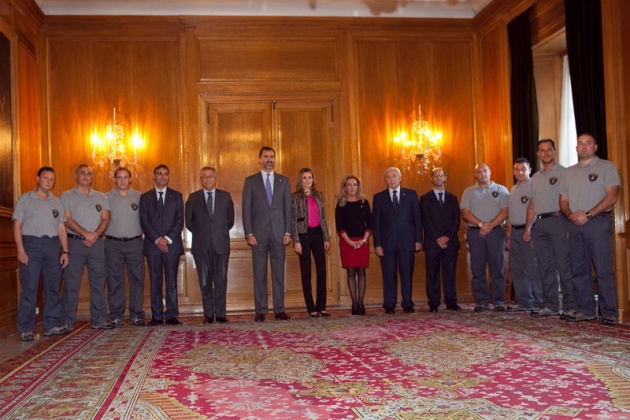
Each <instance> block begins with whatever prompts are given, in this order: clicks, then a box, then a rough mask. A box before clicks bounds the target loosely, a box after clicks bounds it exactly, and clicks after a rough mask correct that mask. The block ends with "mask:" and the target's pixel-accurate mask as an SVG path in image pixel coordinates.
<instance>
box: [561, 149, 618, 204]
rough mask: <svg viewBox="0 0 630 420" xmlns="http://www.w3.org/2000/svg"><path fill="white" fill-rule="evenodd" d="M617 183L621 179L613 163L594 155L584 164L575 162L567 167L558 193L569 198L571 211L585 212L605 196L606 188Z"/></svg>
mask: <svg viewBox="0 0 630 420" xmlns="http://www.w3.org/2000/svg"><path fill="white" fill-rule="evenodd" d="M618 185H621V180H620V179H619V173H618V172H617V168H616V167H615V165H614V164H613V163H612V162H611V161H609V160H606V159H600V158H598V157H597V156H595V157H594V158H593V160H591V162H590V163H589V164H588V165H586V166H580V165H579V164H575V165H573V166H571V167H569V168H568V169H567V172H566V176H565V177H564V179H563V181H562V183H561V184H560V194H562V195H565V196H567V197H568V198H569V207H570V208H571V211H584V212H587V211H589V210H591V209H592V208H593V207H595V206H596V205H597V204H598V203H599V202H600V201H602V199H603V198H604V197H606V188H609V187H614V186H618ZM606 211H610V209H606Z"/></svg>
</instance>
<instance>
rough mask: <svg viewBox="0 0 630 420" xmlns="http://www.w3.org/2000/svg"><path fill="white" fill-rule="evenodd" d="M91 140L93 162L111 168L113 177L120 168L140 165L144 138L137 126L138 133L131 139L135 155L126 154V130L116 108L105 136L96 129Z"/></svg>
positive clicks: (110, 171)
mask: <svg viewBox="0 0 630 420" xmlns="http://www.w3.org/2000/svg"><path fill="white" fill-rule="evenodd" d="M91 139H92V161H93V162H94V163H95V164H96V165H98V166H100V167H105V166H109V167H110V168H109V173H110V176H111V177H113V174H114V171H116V169H117V168H118V167H120V166H127V165H129V166H133V165H135V164H136V163H138V148H140V147H141V146H142V138H141V137H140V135H139V134H138V127H137V126H136V132H135V134H134V135H133V136H132V137H131V146H132V149H133V155H131V156H129V155H127V154H126V151H127V140H126V136H125V130H124V128H123V125H122V123H119V120H118V118H117V115H116V108H114V112H113V118H112V122H111V124H108V125H107V127H106V128H105V135H104V136H102V135H100V134H99V133H98V131H97V128H96V127H95V128H94V132H93V134H92V136H91Z"/></svg>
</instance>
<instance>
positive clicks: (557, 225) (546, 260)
mask: <svg viewBox="0 0 630 420" xmlns="http://www.w3.org/2000/svg"><path fill="white" fill-rule="evenodd" d="M567 223H569V222H568V221H567V220H566V219H565V218H564V217H562V216H557V217H547V218H544V219H537V220H536V224H534V226H533V227H532V232H531V238H532V242H533V243H534V251H535V252H536V258H538V270H539V271H540V277H541V279H542V287H543V294H544V296H545V302H544V306H545V307H546V308H548V309H551V310H552V311H554V312H555V311H558V310H559V309H560V299H559V294H558V281H559V282H560V283H559V285H560V289H561V290H562V309H563V310H564V311H568V310H577V308H576V304H575V295H574V294H573V281H572V277H573V275H572V274H571V262H570V260H569V241H568V240H567Z"/></svg>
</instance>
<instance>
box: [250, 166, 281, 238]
mask: <svg viewBox="0 0 630 420" xmlns="http://www.w3.org/2000/svg"><path fill="white" fill-rule="evenodd" d="M243 230H244V231H245V237H248V236H249V235H254V236H255V237H256V240H257V241H258V242H260V241H267V240H269V239H270V238H273V239H274V240H275V241H276V242H279V243H282V241H283V237H284V234H285V233H289V234H291V185H290V183H289V178H287V177H286V176H284V175H281V174H279V173H277V172H275V173H274V180H273V197H272V205H271V207H270V206H269V203H268V202H267V192H266V190H265V183H264V182H263V177H262V175H261V173H260V172H256V173H255V174H253V175H250V176H248V177H247V178H245V184H244V185H243Z"/></svg>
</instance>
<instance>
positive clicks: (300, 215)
mask: <svg viewBox="0 0 630 420" xmlns="http://www.w3.org/2000/svg"><path fill="white" fill-rule="evenodd" d="M312 196H313V198H314V199H315V202H316V203H317V210H318V213H319V224H320V226H321V228H322V232H323V233H324V242H327V241H329V240H330V234H329V232H328V226H327V225H326V212H325V211H324V195H323V194H322V193H320V192H319V191H315V192H314V193H313V195H312ZM291 212H292V214H293V228H292V230H291V231H292V232H293V243H296V244H299V243H300V236H299V234H300V233H307V232H308V198H307V196H306V195H303V197H301V198H298V196H297V195H296V194H295V193H294V194H291Z"/></svg>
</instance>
